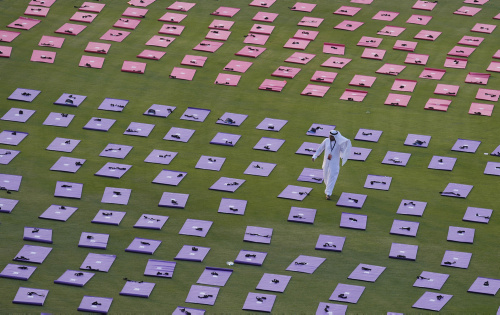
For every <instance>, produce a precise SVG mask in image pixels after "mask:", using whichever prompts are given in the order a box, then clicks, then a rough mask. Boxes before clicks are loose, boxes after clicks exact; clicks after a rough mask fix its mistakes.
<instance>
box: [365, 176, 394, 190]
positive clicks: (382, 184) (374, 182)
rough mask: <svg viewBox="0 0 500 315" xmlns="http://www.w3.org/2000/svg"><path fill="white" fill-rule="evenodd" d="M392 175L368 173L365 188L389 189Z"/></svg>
mask: <svg viewBox="0 0 500 315" xmlns="http://www.w3.org/2000/svg"><path fill="white" fill-rule="evenodd" d="M391 181H392V177H388V176H381V175H368V176H367V177H366V181H365V185H364V187H365V188H369V189H377V190H389V188H390V187H391Z"/></svg>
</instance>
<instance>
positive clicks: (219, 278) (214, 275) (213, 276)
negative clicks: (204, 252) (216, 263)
mask: <svg viewBox="0 0 500 315" xmlns="http://www.w3.org/2000/svg"><path fill="white" fill-rule="evenodd" d="M232 273H233V269H226V268H216V267H205V270H204V271H203V273H202V274H201V275H200V277H199V278H198V281H196V283H199V284H208V285H215V286H219V287H223V286H225V285H226V282H227V280H229V277H230V276H231V274H232Z"/></svg>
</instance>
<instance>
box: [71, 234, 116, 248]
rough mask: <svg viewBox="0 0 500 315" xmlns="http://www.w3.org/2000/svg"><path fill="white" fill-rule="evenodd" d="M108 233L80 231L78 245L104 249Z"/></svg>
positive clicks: (106, 244)
mask: <svg viewBox="0 0 500 315" xmlns="http://www.w3.org/2000/svg"><path fill="white" fill-rule="evenodd" d="M108 240H109V234H100V233H89V232H82V234H81V235H80V242H79V243H78V247H87V248H98V249H106V247H107V246H108Z"/></svg>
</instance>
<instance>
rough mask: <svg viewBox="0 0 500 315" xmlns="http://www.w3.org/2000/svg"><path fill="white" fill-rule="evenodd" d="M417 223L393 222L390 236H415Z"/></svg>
mask: <svg viewBox="0 0 500 315" xmlns="http://www.w3.org/2000/svg"><path fill="white" fill-rule="evenodd" d="M418 226H419V223H418V222H412V221H402V220H394V221H393V223H392V227H391V232H390V233H391V234H396V235H403V236H413V237H416V236H417V232H418Z"/></svg>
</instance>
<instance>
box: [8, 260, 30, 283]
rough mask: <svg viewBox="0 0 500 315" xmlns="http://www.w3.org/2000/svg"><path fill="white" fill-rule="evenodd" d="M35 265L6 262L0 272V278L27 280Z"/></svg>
mask: <svg viewBox="0 0 500 315" xmlns="http://www.w3.org/2000/svg"><path fill="white" fill-rule="evenodd" d="M35 270H36V267H33V266H25V265H16V264H7V266H5V268H4V269H3V270H2V272H0V278H10V279H16V280H25V281H26V280H28V279H29V278H30V277H31V275H32V274H33V272H35Z"/></svg>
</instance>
